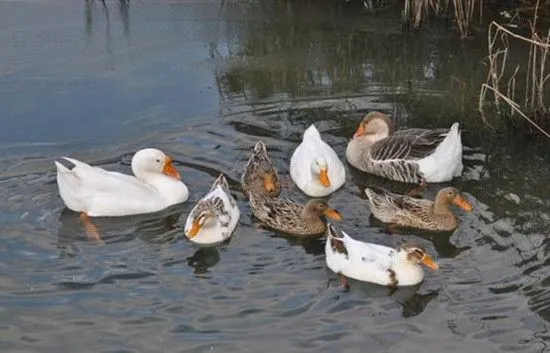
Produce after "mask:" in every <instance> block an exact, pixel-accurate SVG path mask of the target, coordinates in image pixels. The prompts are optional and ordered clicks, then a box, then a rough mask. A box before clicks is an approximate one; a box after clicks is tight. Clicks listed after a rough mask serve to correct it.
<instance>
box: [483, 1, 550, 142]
mask: <svg viewBox="0 0 550 353" xmlns="http://www.w3.org/2000/svg"><path fill="white" fill-rule="evenodd" d="M539 1H540V0H539ZM539 1H537V6H536V8H535V14H534V20H533V22H532V23H531V38H527V37H524V36H521V35H518V34H516V33H513V32H511V31H510V30H508V29H506V28H504V27H503V26H501V25H500V24H498V23H496V22H494V21H493V22H492V23H491V24H490V25H489V31H488V36H487V40H488V50H489V55H488V61H489V72H488V74H487V79H486V82H485V83H483V84H482V86H481V89H480V93H479V102H478V103H479V104H478V109H479V111H480V113H481V117H482V119H483V121H484V122H485V123H487V124H488V122H487V119H486V117H485V115H484V109H483V107H484V105H483V103H484V101H485V99H486V96H487V92H488V90H490V91H491V92H492V93H493V98H494V101H495V107H496V109H497V112H498V113H499V114H501V108H500V101H501V100H502V101H504V102H505V103H506V104H507V105H508V106H509V107H510V115H511V116H513V115H514V113H518V114H519V115H521V116H522V117H523V118H524V119H526V120H527V121H528V122H529V123H530V124H532V125H533V126H535V127H536V128H537V129H538V130H539V131H541V132H542V133H543V134H544V135H545V136H547V137H549V138H550V134H548V133H547V132H546V131H544V130H543V129H542V128H541V127H540V126H539V125H537V124H536V123H535V122H534V121H533V120H532V119H530V118H528V117H527V115H526V114H525V113H524V112H523V111H522V110H521V109H520V105H519V104H518V103H517V102H516V101H515V98H516V83H517V76H518V72H519V71H520V65H518V66H516V68H515V70H514V71H513V72H512V74H511V75H510V76H509V77H508V82H507V83H506V84H505V85H502V84H501V81H502V80H503V78H504V75H505V73H506V62H507V59H508V54H509V38H515V39H519V40H520V41H523V42H525V43H528V44H529V47H530V49H529V58H528V60H527V70H526V71H525V92H524V107H527V108H528V109H529V110H530V111H532V112H533V113H534V112H537V111H542V112H545V113H547V112H548V111H549V108H548V107H547V106H546V104H545V102H544V86H545V84H546V81H547V80H548V78H550V73H549V74H547V73H546V71H547V57H548V51H549V49H550V30H549V31H548V34H547V35H546V37H545V38H544V39H542V38H541V37H540V36H539V35H538V33H537V32H536V21H537V18H538V17H537V11H538V4H539ZM497 39H500V42H501V43H502V47H501V48H496V45H497ZM489 83H490V84H489ZM504 88H505V89H506V92H507V95H504V94H502V93H501V92H502V90H503V89H504ZM488 125H490V124H488Z"/></svg>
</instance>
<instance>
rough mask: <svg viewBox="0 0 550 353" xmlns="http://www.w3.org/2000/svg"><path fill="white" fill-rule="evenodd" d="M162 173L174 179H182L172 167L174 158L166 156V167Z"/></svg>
mask: <svg viewBox="0 0 550 353" xmlns="http://www.w3.org/2000/svg"><path fill="white" fill-rule="evenodd" d="M162 172H163V173H164V174H166V175H168V176H170V177H172V178H176V179H178V180H180V179H181V176H180V173H178V171H177V170H176V169H175V168H174V166H173V165H172V157H170V156H166V158H164V167H162Z"/></svg>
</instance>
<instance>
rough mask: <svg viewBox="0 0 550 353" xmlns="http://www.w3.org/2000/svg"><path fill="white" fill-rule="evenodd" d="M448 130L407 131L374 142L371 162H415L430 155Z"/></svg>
mask: <svg viewBox="0 0 550 353" xmlns="http://www.w3.org/2000/svg"><path fill="white" fill-rule="evenodd" d="M448 132H449V130H448V129H433V130H428V129H408V130H401V131H397V132H396V133H395V134H393V135H391V136H388V137H387V138H385V139H383V140H380V141H378V142H376V143H375V144H374V145H373V146H372V148H371V158H372V159H373V160H386V159H409V160H416V159H422V158H424V157H427V156H428V155H430V154H432V153H433V152H434V151H435V149H436V148H437V146H439V144H440V143H441V142H442V141H443V140H444V139H445V137H446V136H447V133H448Z"/></svg>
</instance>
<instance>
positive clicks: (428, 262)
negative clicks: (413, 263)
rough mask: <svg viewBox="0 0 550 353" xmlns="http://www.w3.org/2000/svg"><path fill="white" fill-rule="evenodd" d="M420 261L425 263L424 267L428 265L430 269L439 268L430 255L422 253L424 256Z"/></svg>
mask: <svg viewBox="0 0 550 353" xmlns="http://www.w3.org/2000/svg"><path fill="white" fill-rule="evenodd" d="M421 261H422V263H423V264H424V265H426V267H428V268H429V269H432V270H434V271H435V270H437V269H438V268H439V265H438V264H437V262H435V261H434V260H432V258H431V257H429V256H428V255H426V254H424V257H423V258H422V260H421Z"/></svg>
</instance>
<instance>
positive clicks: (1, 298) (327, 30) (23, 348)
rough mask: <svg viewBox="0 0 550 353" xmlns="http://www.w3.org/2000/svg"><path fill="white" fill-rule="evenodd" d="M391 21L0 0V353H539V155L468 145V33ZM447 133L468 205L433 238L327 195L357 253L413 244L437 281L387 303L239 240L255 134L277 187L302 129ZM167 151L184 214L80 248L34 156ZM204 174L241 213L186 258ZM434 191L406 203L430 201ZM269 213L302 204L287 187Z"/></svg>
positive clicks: (134, 222)
mask: <svg viewBox="0 0 550 353" xmlns="http://www.w3.org/2000/svg"><path fill="white" fill-rule="evenodd" d="M399 15H400V14H399V10H398V9H394V8H389V9H385V10H384V11H381V12H378V13H376V14H368V13H362V12H361V8H360V7H358V6H354V5H353V4H346V3H338V2H330V1H318V2H299V1H294V2H287V1H264V2H260V3H258V4H255V3H253V2H245V1H239V2H233V1H225V2H218V1H197V2H193V1H156V2H131V3H130V4H129V6H126V5H124V4H120V3H119V2H107V9H105V8H103V7H102V5H101V3H100V2H91V1H90V2H84V1H77V2H73V1H67V0H48V1H46V2H33V1H0V47H1V48H2V50H1V51H0V90H1V94H0V113H1V115H0V116H1V120H0V150H1V154H0V165H1V166H2V168H1V171H0V190H1V193H2V195H3V198H2V201H0V234H1V238H0V239H1V240H0V268H1V271H0V346H1V347H2V348H3V349H4V350H6V351H10V352H59V351H60V350H65V351H94V352H159V351H161V352H202V351H222V350H224V351H239V352H258V351H260V350H261V351H264V352H296V351H316V352H329V351H330V352H333V351H335V350H336V351H340V352H359V351H365V350H368V351H371V352H425V351H430V352H432V351H433V352H435V351H442V350H444V351H446V352H503V351H521V352H541V351H545V350H546V342H547V341H548V340H549V338H550V334H549V331H548V330H549V328H550V290H549V286H550V277H549V276H548V269H549V266H550V257H549V249H550V244H549V241H548V228H549V225H550V212H549V210H550V205H549V201H548V200H549V199H550V198H549V196H550V188H548V186H547V183H546V182H547V180H548V178H549V176H550V170H549V167H548V161H549V158H550V156H549V149H548V145H547V142H546V141H537V140H535V139H528V140H524V139H523V138H521V137H519V136H516V137H515V138H508V137H506V136H501V135H498V134H494V133H492V132H491V131H490V130H489V129H487V128H484V127H483V125H482V124H481V123H480V121H479V120H478V119H477V118H476V117H475V115H474V114H473V112H474V111H475V109H476V107H475V106H474V105H473V104H472V100H471V97H473V96H475V94H476V90H477V89H478V87H479V79H480V77H483V75H484V67H483V66H482V65H481V62H482V58H483V55H484V45H485V39H484V38H483V36H480V37H476V38H473V39H471V40H468V41H465V42H462V43H458V44H457V42H456V39H455V38H453V37H452V36H450V35H448V32H447V31H445V30H442V29H441V28H437V27H436V28H435V29H429V28H428V29H426V30H424V31H421V32H417V33H408V34H406V33H403V32H402V31H401V25H400V22H399ZM374 109H379V110H382V111H384V112H386V113H389V114H391V115H392V116H393V117H394V119H395V120H396V121H397V122H398V124H399V125H400V126H403V127H407V126H415V127H432V126H450V124H451V123H452V122H453V121H455V120H459V121H461V122H462V123H463V125H464V127H465V129H466V130H467V131H466V132H465V133H464V142H465V145H466V146H465V156H464V159H465V160H464V163H465V172H464V175H463V176H462V177H461V178H459V179H456V180H454V181H453V182H452V183H449V184H451V185H455V186H457V187H458V188H460V189H461V190H462V191H463V192H464V193H465V194H466V196H467V198H468V199H469V200H470V201H472V202H473V204H474V211H473V212H472V213H470V214H464V213H460V214H459V217H460V220H461V227H460V228H459V229H458V230H457V231H455V232H454V233H453V234H432V233H425V232H406V233H405V234H404V235H393V236H389V235H387V234H385V233H384V231H383V229H382V226H381V225H380V223H379V222H377V221H376V220H375V219H373V218H372V217H371V216H370V211H369V208H368V206H367V204H366V201H365V199H364V196H362V195H361V189H362V187H364V186H366V185H371V184H372V183H379V182H381V181H380V180H378V179H376V178H373V177H368V176H366V175H364V174H361V173H357V172H352V171H350V173H349V177H348V179H349V180H348V182H347V183H346V185H345V187H344V188H343V189H342V190H340V191H339V192H337V193H335V194H334V195H332V196H331V197H330V200H329V203H330V204H331V206H333V207H334V208H336V209H338V210H339V211H340V212H341V213H342V215H343V217H344V222H342V223H341V224H340V225H339V226H340V227H341V228H342V229H345V230H346V231H348V232H349V233H351V234H352V235H354V236H355V237H357V238H360V239H364V240H368V241H374V242H378V243H381V244H387V245H391V246H394V245H397V244H399V243H400V242H402V241H403V240H414V241H417V242H419V243H421V244H422V245H424V246H425V247H426V248H427V249H428V251H429V253H431V254H433V255H434V256H435V257H436V258H438V261H439V264H440V268H441V269H440V270H439V271H437V272H430V273H427V276H426V279H425V281H424V282H423V283H422V284H421V285H419V286H417V287H413V288H405V289H399V290H398V291H396V292H395V293H391V292H389V291H388V290H387V289H386V288H382V287H378V286H374V285H369V284H361V283H358V282H355V281H352V282H351V291H350V292H347V293H346V292H342V290H341V289H340V288H339V287H338V284H337V281H335V279H336V277H335V276H334V275H333V274H332V273H331V272H330V271H329V270H327V269H326V266H325V263H324V254H323V245H324V243H323V240H322V239H321V240H312V241H307V242H299V241H296V240H293V239H289V238H285V237H282V236H281V235H278V234H277V233H274V232H271V231H266V230H259V229H256V228H254V227H253V224H252V221H251V219H250V211H249V208H248V206H247V203H246V201H245V200H244V195H243V193H242V191H241V190H240V187H239V185H238V180H239V177H240V173H241V170H242V166H243V164H244V162H245V161H246V159H247V158H248V151H249V149H250V148H251V147H252V146H253V144H254V143H255V142H256V141H257V139H258V138H259V137H261V138H262V139H264V140H265V141H266V143H267V144H268V147H269V150H270V154H271V156H272V158H273V160H274V162H275V164H276V165H277V167H278V168H279V170H280V172H281V174H282V175H283V178H286V179H287V180H289V176H288V165H289V160H290V155H291V151H292V150H293V148H294V147H295V146H296V145H297V143H298V141H299V140H300V137H301V132H302V131H303V130H304V129H305V128H306V127H307V126H308V125H309V124H311V123H313V122H315V124H316V126H317V127H318V128H319V130H320V131H321V132H322V134H323V137H324V138H325V140H326V141H327V142H328V143H330V144H331V145H332V146H334V148H335V150H336V151H337V152H338V154H339V155H340V156H343V154H344V150H345V146H346V143H347V141H348V139H349V138H350V136H351V135H352V134H353V131H354V129H355V128H356V125H357V123H358V122H359V120H360V118H361V116H362V114H364V113H365V112H367V111H370V110H374ZM145 146H157V147H159V148H161V149H163V150H165V151H166V152H167V153H169V154H171V155H172V156H173V157H174V159H175V161H176V162H177V163H176V165H177V168H178V170H179V171H180V172H181V174H182V177H183V179H184V181H185V182H186V183H187V184H188V185H189V187H190V190H191V198H190V200H189V201H188V202H187V203H185V204H183V205H179V206H175V207H172V208H170V209H169V210H165V211H162V212H159V213H158V214H153V215H146V216H139V217H128V218H123V219H100V220H97V222H96V225H97V226H98V228H99V229H100V231H101V234H102V236H103V238H104V240H105V243H104V244H102V245H101V244H95V243H92V242H89V241H87V240H86V237H85V234H84V231H83V229H82V227H81V225H80V223H79V221H78V217H77V215H75V214H74V213H72V212H70V211H67V210H65V209H64V206H63V204H62V201H61V199H60V198H59V196H58V193H57V187H56V184H55V174H54V169H53V164H52V160H53V159H54V158H56V157H58V156H60V155H71V156H75V157H77V158H81V159H84V160H86V161H89V162H91V163H94V164H98V165H101V166H103V167H105V168H109V169H114V170H119V171H125V172H129V171H130V167H129V162H130V158H131V155H132V153H133V151H135V150H136V149H139V148H142V147H145ZM220 172H224V173H226V175H227V176H228V178H229V182H230V184H231V186H232V190H233V192H234V195H235V197H236V198H237V200H238V203H239V206H240V208H241V212H242V216H241V223H240V225H239V227H238V228H237V230H236V233H235V235H234V236H233V238H232V239H231V241H230V242H229V243H228V244H226V245H223V246H220V247H218V248H215V249H201V248H198V247H195V246H193V245H191V244H190V243H189V242H188V241H187V240H186V239H185V237H184V236H183V230H182V227H183V223H184V221H185V217H186V216H187V214H188V212H189V211H190V209H191V208H192V206H193V203H194V201H196V200H197V199H198V198H200V197H201V196H202V195H204V193H205V192H206V191H207V190H208V189H209V187H210V184H211V183H212V182H213V180H214V178H215V177H216V176H217V175H218V174H219V173H220ZM440 186H441V185H430V187H429V188H428V190H427V191H426V193H425V196H426V197H428V198H431V197H434V195H435V193H436V192H437V190H438V189H439V187H440ZM284 195H285V196H291V197H293V198H296V199H299V200H306V197H305V196H304V195H303V194H301V193H300V192H299V190H298V189H297V188H296V187H290V188H287V189H285V190H284Z"/></svg>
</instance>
